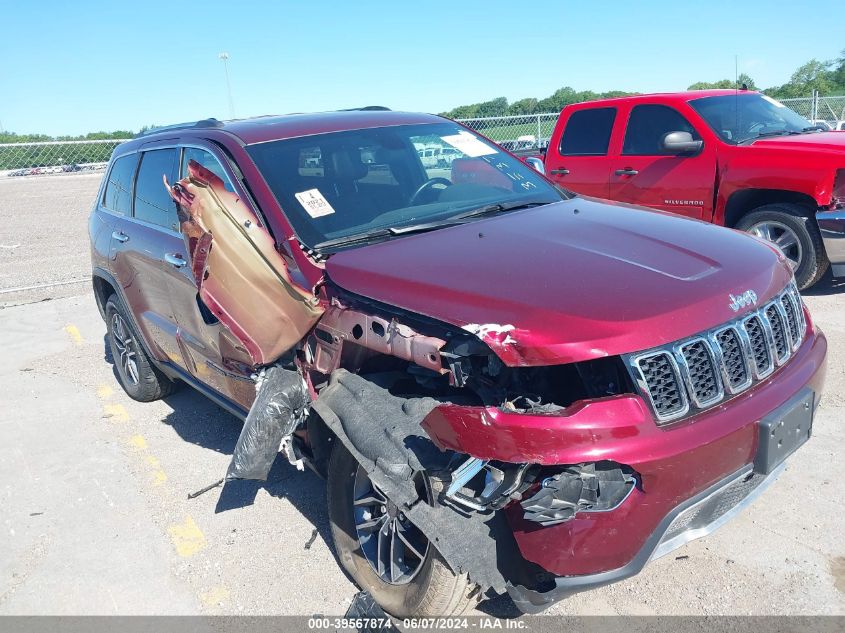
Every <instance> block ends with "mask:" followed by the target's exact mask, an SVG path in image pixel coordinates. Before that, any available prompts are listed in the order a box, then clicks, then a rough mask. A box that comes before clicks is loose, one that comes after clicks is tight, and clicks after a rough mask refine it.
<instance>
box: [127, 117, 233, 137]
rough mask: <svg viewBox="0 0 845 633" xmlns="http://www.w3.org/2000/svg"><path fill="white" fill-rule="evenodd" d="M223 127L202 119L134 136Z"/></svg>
mask: <svg viewBox="0 0 845 633" xmlns="http://www.w3.org/2000/svg"><path fill="white" fill-rule="evenodd" d="M214 127H223V122H222V121H218V120H217V119H215V118H213V117H211V118H208V119H202V120H200V121H188V122H186V123H173V124H172V125H160V126H157V127H151V128H150V129H149V130H144V131H143V132H139V133H138V134H136V135H135V138H141V137H144V136H149V135H150V134H158V133H159V132H169V131H170V130H184V129H189V128H214Z"/></svg>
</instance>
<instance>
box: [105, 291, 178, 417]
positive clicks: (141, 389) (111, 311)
mask: <svg viewBox="0 0 845 633" xmlns="http://www.w3.org/2000/svg"><path fill="white" fill-rule="evenodd" d="M130 323H131V322H130V320H129V317H128V316H127V314H126V310H125V309H124V307H123V304H122V303H121V302H120V300H119V299H118V298H117V295H114V294H113V295H112V296H110V297H109V299H108V301H106V326H107V328H108V340H109V347H110V349H111V355H112V359H113V360H114V366H115V370H116V371H117V377H118V381H119V382H120V386H121V387H123V390H124V391H125V392H126V394H127V395H128V396H129V397H130V398H132V399H133V400H138V401H139V402H152V401H153V400H158V399H160V398H164V397H165V396H168V395H170V393H171V392H172V391H173V389H174V386H175V385H174V383H173V381H172V380H170V379H169V378H168V377H167V376H165V375H164V374H163V373H161V371H159V370H158V369H157V368H156V367H155V366H154V365H153V364H152V363H151V362H150V359H149V358H148V357H147V354H146V352H145V351H144V348H143V347H141V345H140V343H139V338H138V335H137V334H136V333H135V331H134V330H133V329H132V326H131V325H130Z"/></svg>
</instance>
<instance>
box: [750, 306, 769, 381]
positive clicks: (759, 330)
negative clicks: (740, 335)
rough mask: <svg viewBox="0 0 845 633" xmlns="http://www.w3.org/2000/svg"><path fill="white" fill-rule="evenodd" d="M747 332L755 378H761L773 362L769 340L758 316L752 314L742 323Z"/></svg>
mask: <svg viewBox="0 0 845 633" xmlns="http://www.w3.org/2000/svg"><path fill="white" fill-rule="evenodd" d="M743 325H744V326H745V331H746V332H747V333H748V341H749V342H750V343H751V354H752V357H753V359H754V366H755V368H756V370H757V371H756V373H757V378H763V377H764V376H767V375H768V374H769V373H771V371H772V369H774V362H773V361H772V355H771V353H770V350H769V342H768V341H767V340H766V331H765V330H764V329H763V322H762V321H761V320H760V317H759V316H757V315H754V316H752V317H750V318H748V319H746V320H745V322H744V323H743Z"/></svg>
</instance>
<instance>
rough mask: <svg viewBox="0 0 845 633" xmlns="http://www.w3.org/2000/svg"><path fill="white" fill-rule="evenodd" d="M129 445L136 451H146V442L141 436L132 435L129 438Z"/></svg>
mask: <svg viewBox="0 0 845 633" xmlns="http://www.w3.org/2000/svg"><path fill="white" fill-rule="evenodd" d="M129 443H130V444H132V446H134V447H135V448H137V449H140V450H142V451H143V450H146V448H147V440H145V439H144V436H143V435H133V436H132V437H130V438H129Z"/></svg>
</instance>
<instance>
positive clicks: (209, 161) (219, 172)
mask: <svg viewBox="0 0 845 633" xmlns="http://www.w3.org/2000/svg"><path fill="white" fill-rule="evenodd" d="M192 160H194V161H196V162H198V163H199V164H200V165H202V166H203V167H205V168H206V169H207V170H208V171H210V172H211V173H212V174H214V175H215V176H217V177H218V178H220V180H222V181H223V186H225V187H226V191H234V190H235V188H234V187H233V186H232V181H230V180H229V177H228V176H227V175H226V172H225V171H223V166H222V165H221V164H220V161H218V160H217V159H216V158H215V157H214V155H213V154H212V153H211V152H208V151H206V150H204V149H198V148H196V147H186V148H185V149H184V150H183V151H182V171H181V174H182V178H184V177H185V176H187V175H188V163H189V162H190V161H192Z"/></svg>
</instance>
